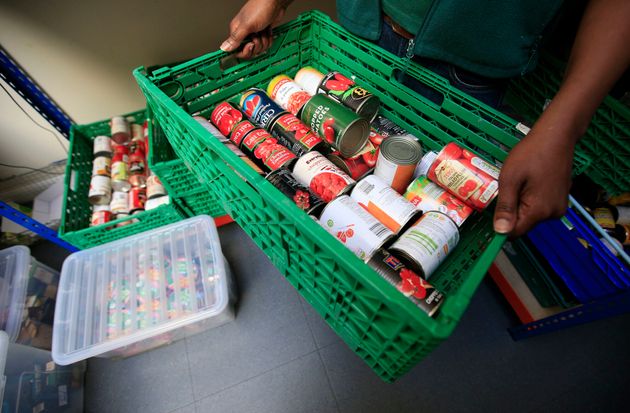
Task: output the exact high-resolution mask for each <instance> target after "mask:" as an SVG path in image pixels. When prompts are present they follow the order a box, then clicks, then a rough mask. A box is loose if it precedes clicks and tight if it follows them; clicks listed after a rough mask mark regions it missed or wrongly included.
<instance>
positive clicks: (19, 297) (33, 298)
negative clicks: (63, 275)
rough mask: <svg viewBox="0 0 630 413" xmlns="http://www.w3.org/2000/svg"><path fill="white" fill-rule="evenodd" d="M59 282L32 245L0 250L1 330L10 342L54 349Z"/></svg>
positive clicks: (53, 271)
mask: <svg viewBox="0 0 630 413" xmlns="http://www.w3.org/2000/svg"><path fill="white" fill-rule="evenodd" d="M58 282H59V272H58V271H55V270H53V269H52V268H50V267H48V266H46V265H44V264H42V263H40V262H38V261H37V260H35V259H33V258H31V251H30V250H29V249H28V247H24V246H16V247H11V248H7V249H4V250H2V251H0V330H4V331H6V332H7V334H8V335H9V341H11V342H14V343H15V342H17V343H21V344H26V345H29V346H32V347H38V348H42V349H46V350H50V347H51V341H52V325H53V313H54V309H55V296H56V294H57V285H58Z"/></svg>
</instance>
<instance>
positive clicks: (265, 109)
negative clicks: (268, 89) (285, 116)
mask: <svg viewBox="0 0 630 413" xmlns="http://www.w3.org/2000/svg"><path fill="white" fill-rule="evenodd" d="M240 105H241V108H242V109H243V112H245V115H247V117H248V118H249V120H251V121H252V122H254V123H255V124H256V125H258V126H260V127H261V128H268V127H269V126H270V125H271V123H272V122H273V121H274V120H275V119H276V118H277V117H278V116H279V115H280V114H281V113H284V112H285V110H284V109H282V108H281V107H280V106H278V104H277V103H276V102H274V101H273V100H272V99H271V98H270V97H269V95H267V93H265V91H264V90H262V89H258V88H252V89H249V90H247V91H246V92H245V93H243V95H241V99H240Z"/></svg>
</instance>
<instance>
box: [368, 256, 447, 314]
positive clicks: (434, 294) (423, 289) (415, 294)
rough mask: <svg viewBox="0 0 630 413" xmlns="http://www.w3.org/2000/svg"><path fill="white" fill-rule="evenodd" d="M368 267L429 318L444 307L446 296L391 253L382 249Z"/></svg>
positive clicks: (371, 259)
mask: <svg viewBox="0 0 630 413" xmlns="http://www.w3.org/2000/svg"><path fill="white" fill-rule="evenodd" d="M367 265H369V266H370V268H372V269H373V270H374V271H376V273H377V274H378V275H380V276H381V277H383V278H384V279H385V280H386V281H387V282H388V283H390V284H391V285H393V286H394V287H395V288H396V289H397V290H398V291H400V292H401V293H402V294H403V295H404V296H405V297H407V298H408V299H409V300H410V301H411V302H412V303H414V304H415V305H416V306H418V307H419V308H421V309H422V310H423V311H424V312H426V313H427V314H428V315H429V317H433V316H434V315H435V313H436V312H437V311H438V309H439V308H440V306H441V305H442V302H443V301H444V295H443V294H442V293H441V292H439V291H438V290H436V289H435V287H433V286H432V285H431V284H429V283H428V282H427V281H426V280H425V279H423V278H422V277H420V276H419V275H418V274H416V273H415V272H413V271H412V270H410V269H409V268H407V267H406V266H405V264H403V263H402V261H400V260H399V259H398V258H396V257H395V256H393V255H392V254H391V253H390V252H389V251H387V250H385V249H382V248H381V249H380V250H378V251H376V253H375V254H374V255H373V256H372V258H370V260H369V261H368V262H367Z"/></svg>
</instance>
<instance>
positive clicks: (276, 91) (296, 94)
mask: <svg viewBox="0 0 630 413" xmlns="http://www.w3.org/2000/svg"><path fill="white" fill-rule="evenodd" d="M267 94H268V95H269V96H270V97H271V99H273V100H274V102H276V103H277V104H278V105H280V107H281V108H283V109H285V110H287V111H289V112H291V113H292V114H293V115H297V114H298V113H300V110H302V107H303V106H304V104H305V103H306V102H308V100H309V99H310V98H311V95H309V94H308V92H306V91H305V90H304V89H302V88H301V87H300V85H298V84H297V83H295V82H294V81H293V79H291V78H290V77H289V76H287V75H278V76H276V77H274V78H273V79H271V82H269V86H268V87H267Z"/></svg>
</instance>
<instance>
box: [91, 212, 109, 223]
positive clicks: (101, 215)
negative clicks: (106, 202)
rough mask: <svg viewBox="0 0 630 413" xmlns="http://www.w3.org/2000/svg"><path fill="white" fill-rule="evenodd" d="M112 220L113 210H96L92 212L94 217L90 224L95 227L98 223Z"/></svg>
mask: <svg viewBox="0 0 630 413" xmlns="http://www.w3.org/2000/svg"><path fill="white" fill-rule="evenodd" d="M111 220H112V212H111V211H94V212H92V218H91V220H90V225H91V226H93V227H95V226H97V225H101V224H105V223H107V222H109V221H111Z"/></svg>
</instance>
